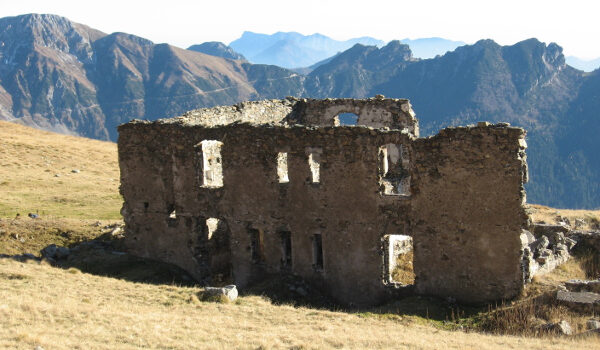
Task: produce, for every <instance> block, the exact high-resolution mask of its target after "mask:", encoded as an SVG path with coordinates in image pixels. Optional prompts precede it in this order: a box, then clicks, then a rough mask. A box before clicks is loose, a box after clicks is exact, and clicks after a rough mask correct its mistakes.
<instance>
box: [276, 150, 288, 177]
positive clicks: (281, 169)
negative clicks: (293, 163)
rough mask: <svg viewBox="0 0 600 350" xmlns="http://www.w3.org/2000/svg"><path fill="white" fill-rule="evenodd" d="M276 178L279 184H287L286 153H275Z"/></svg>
mask: <svg viewBox="0 0 600 350" xmlns="http://www.w3.org/2000/svg"><path fill="white" fill-rule="evenodd" d="M277 177H278V178H279V183H288V182H290V179H289V178H288V154H287V152H279V153H277Z"/></svg>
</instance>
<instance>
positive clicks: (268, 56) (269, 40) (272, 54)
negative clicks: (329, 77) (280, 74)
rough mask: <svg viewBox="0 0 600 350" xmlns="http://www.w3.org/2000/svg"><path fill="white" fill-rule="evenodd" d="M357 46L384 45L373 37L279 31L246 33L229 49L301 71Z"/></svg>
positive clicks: (254, 58)
mask: <svg viewBox="0 0 600 350" xmlns="http://www.w3.org/2000/svg"><path fill="white" fill-rule="evenodd" d="M355 44H363V45H374V46H381V45H383V44H384V42H383V41H381V40H377V39H373V38H370V37H362V38H355V39H349V40H345V41H338V40H334V39H331V38H329V37H327V36H325V35H321V34H312V35H302V34H300V33H296V32H287V33H285V32H277V33H275V34H271V35H268V34H260V33H253V32H244V33H243V34H242V36H241V37H240V38H239V39H237V40H234V41H232V42H231V43H230V44H229V47H231V48H232V49H233V50H235V51H236V52H239V53H241V54H242V55H244V56H245V57H246V58H247V59H248V60H249V61H250V62H253V63H260V64H272V65H276V66H280V67H284V68H301V67H308V66H310V65H313V64H315V63H316V62H319V61H322V60H324V59H327V58H329V57H331V56H333V55H335V54H336V53H339V52H341V51H345V50H347V49H349V48H350V47H352V46H354V45H355Z"/></svg>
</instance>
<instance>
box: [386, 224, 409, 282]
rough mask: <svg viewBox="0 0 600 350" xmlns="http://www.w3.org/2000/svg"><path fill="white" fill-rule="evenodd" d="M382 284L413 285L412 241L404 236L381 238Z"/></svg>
mask: <svg viewBox="0 0 600 350" xmlns="http://www.w3.org/2000/svg"><path fill="white" fill-rule="evenodd" d="M382 241H383V257H384V263H383V270H384V271H383V277H384V278H383V282H384V284H386V285H390V284H391V285H400V286H407V285H412V284H414V283H415V272H414V268H413V260H414V251H413V239H412V237H410V236H406V235H386V236H384V237H383V240H382Z"/></svg>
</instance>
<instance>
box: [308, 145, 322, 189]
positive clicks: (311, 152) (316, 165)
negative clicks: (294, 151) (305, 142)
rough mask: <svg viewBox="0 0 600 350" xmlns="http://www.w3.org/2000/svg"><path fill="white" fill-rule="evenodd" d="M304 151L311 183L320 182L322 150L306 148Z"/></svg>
mask: <svg viewBox="0 0 600 350" xmlns="http://www.w3.org/2000/svg"><path fill="white" fill-rule="evenodd" d="M306 153H308V166H309V167H310V173H311V176H312V183H319V182H321V154H322V153H323V150H322V149H321V148H307V149H306Z"/></svg>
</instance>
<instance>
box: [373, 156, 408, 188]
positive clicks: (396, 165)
mask: <svg viewBox="0 0 600 350" xmlns="http://www.w3.org/2000/svg"><path fill="white" fill-rule="evenodd" d="M409 166H410V158H409V155H408V150H407V148H406V146H404V145H396V144H387V145H384V146H381V147H380V148H379V184H380V186H381V189H382V193H383V194H384V195H392V196H393V195H395V196H410V173H409V171H408V169H409Z"/></svg>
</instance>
